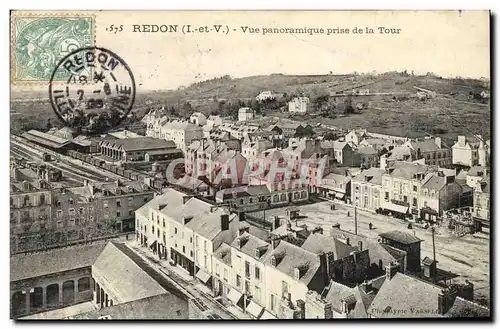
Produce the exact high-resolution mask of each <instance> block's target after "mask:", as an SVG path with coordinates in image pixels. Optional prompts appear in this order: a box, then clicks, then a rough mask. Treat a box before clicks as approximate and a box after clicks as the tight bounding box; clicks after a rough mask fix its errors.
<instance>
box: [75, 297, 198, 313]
mask: <svg viewBox="0 0 500 329" xmlns="http://www.w3.org/2000/svg"><path fill="white" fill-rule="evenodd" d="M188 313H189V312H188V303H187V301H186V300H183V299H181V298H179V297H177V296H175V295H172V294H169V293H166V294H161V295H156V296H151V297H146V298H142V299H138V300H134V301H130V302H127V303H122V304H117V305H113V306H110V307H105V308H102V309H100V310H96V311H92V312H87V313H83V314H79V315H75V316H72V317H71V318H70V319H72V320H97V319H99V317H103V316H109V317H110V318H109V319H110V320H187V319H189V314H188Z"/></svg>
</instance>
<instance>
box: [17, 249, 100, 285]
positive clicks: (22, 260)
mask: <svg viewBox="0 0 500 329" xmlns="http://www.w3.org/2000/svg"><path fill="white" fill-rule="evenodd" d="M105 246H106V243H105V242H95V243H93V244H92V245H78V246H71V247H65V248H59V249H53V250H49V251H45V252H40V253H36V254H28V255H22V254H18V255H14V256H12V257H11V258H10V281H11V282H12V281H19V280H24V279H29V278H35V277H40V276H44V275H49V274H52V273H59V272H64V271H69V270H73V269H77V268H83V267H89V266H91V265H92V264H93V263H94V262H95V260H96V259H97V257H98V256H99V254H100V253H101V252H102V250H103V249H104V247H105Z"/></svg>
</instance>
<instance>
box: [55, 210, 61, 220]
mask: <svg viewBox="0 0 500 329" xmlns="http://www.w3.org/2000/svg"><path fill="white" fill-rule="evenodd" d="M56 216H57V218H61V217H62V210H58V211H57V215H56Z"/></svg>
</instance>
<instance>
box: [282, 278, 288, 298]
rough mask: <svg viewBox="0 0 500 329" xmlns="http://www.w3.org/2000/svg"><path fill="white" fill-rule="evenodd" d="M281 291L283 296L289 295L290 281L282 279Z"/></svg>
mask: <svg viewBox="0 0 500 329" xmlns="http://www.w3.org/2000/svg"><path fill="white" fill-rule="evenodd" d="M281 293H282V296H283V297H288V283H286V281H281Z"/></svg>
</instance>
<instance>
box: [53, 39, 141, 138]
mask: <svg viewBox="0 0 500 329" xmlns="http://www.w3.org/2000/svg"><path fill="white" fill-rule="evenodd" d="M135 93H136V87H135V80H134V75H133V74H132V71H131V70H130V68H129V66H128V65H127V63H125V61H124V60H123V59H121V57H119V56H118V55H117V54H115V53H114V52H112V51H110V50H108V49H105V48H100V47H85V48H79V49H76V50H74V51H72V52H71V53H69V54H68V55H66V56H65V57H64V58H63V59H61V60H60V61H59V62H58V64H57V65H56V67H55V69H54V71H53V72H52V76H51V79H50V83H49V98H50V103H51V104H52V108H53V109H54V112H55V113H56V115H57V117H58V118H59V119H60V120H61V121H62V122H63V123H64V124H65V125H66V126H68V127H70V128H73V129H75V130H77V131H79V132H87V133H103V132H106V131H108V130H109V129H112V128H114V127H116V126H118V125H119V124H120V123H121V122H122V121H123V120H124V119H125V118H126V117H127V115H128V114H129V112H130V110H131V109H132V106H133V105H134V101H135Z"/></svg>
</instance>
